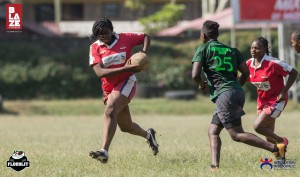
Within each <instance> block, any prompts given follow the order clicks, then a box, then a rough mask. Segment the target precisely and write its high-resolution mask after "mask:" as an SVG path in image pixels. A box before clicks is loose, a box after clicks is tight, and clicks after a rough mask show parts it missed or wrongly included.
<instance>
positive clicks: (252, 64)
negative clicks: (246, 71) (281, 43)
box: [251, 54, 268, 69]
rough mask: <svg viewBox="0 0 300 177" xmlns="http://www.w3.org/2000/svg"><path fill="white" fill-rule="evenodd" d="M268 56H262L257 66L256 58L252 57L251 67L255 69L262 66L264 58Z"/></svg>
mask: <svg viewBox="0 0 300 177" xmlns="http://www.w3.org/2000/svg"><path fill="white" fill-rule="evenodd" d="M267 57H268V55H266V54H265V55H264V57H263V58H262V60H261V61H260V63H259V65H258V66H257V67H255V65H254V62H255V58H252V62H251V67H252V68H254V69H258V68H260V67H261V65H262V63H263V62H264V60H265V59H266V58H267Z"/></svg>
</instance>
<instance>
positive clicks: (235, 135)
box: [230, 133, 241, 142]
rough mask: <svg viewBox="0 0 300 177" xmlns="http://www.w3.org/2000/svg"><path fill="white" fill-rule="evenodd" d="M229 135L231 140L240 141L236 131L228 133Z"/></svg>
mask: <svg viewBox="0 0 300 177" xmlns="http://www.w3.org/2000/svg"><path fill="white" fill-rule="evenodd" d="M230 136H231V139H232V140H233V141H236V142H241V138H240V136H239V134H238V133H232V134H230Z"/></svg>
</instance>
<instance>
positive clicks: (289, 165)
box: [259, 158, 295, 170]
mask: <svg viewBox="0 0 300 177" xmlns="http://www.w3.org/2000/svg"><path fill="white" fill-rule="evenodd" d="M259 161H260V162H261V164H260V168H261V169H262V170H272V169H274V170H280V169H283V170H291V169H294V168H295V161H293V160H288V159H286V160H285V161H284V160H274V161H273V159H272V158H263V159H260V160H259ZM272 162H273V163H272Z"/></svg>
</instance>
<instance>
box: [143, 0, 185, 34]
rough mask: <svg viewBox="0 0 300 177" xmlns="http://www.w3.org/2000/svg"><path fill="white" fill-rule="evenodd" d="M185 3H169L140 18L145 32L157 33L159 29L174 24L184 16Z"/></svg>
mask: <svg viewBox="0 0 300 177" xmlns="http://www.w3.org/2000/svg"><path fill="white" fill-rule="evenodd" d="M184 9H185V5H183V4H175V3H172V2H171V3H168V4H166V5H164V6H163V8H162V10H160V11H158V12H156V13H154V14H152V15H150V16H148V17H144V18H141V19H139V22H140V23H141V24H142V25H143V26H144V29H145V32H147V33H149V34H155V33H157V32H158V31H160V30H162V29H164V28H168V27H171V26H174V25H176V24H177V22H178V21H179V20H181V19H182V17H183V11H184Z"/></svg>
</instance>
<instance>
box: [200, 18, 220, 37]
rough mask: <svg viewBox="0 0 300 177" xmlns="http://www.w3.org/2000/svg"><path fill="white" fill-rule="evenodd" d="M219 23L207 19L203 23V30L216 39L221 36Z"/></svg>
mask: <svg viewBox="0 0 300 177" xmlns="http://www.w3.org/2000/svg"><path fill="white" fill-rule="evenodd" d="M219 27H220V25H219V23H217V22H215V21H211V20H207V21H205V22H204V23H203V26H202V32H203V33H204V34H206V35H207V36H208V37H209V38H211V39H216V38H218V36H219Z"/></svg>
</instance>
